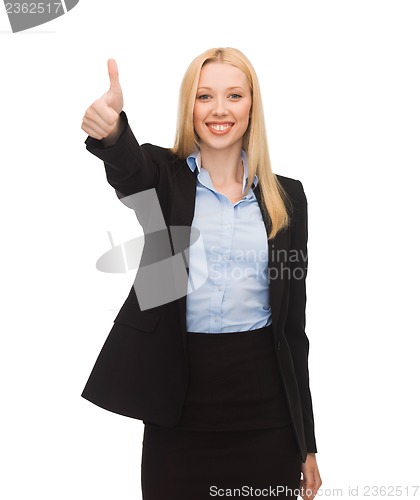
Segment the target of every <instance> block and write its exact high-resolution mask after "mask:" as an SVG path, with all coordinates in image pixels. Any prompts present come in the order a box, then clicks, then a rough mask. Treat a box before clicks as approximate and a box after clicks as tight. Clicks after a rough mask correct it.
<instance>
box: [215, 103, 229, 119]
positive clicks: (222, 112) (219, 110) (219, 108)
mask: <svg viewBox="0 0 420 500" xmlns="http://www.w3.org/2000/svg"><path fill="white" fill-rule="evenodd" d="M227 114H228V110H227V109H226V106H225V104H224V101H223V99H217V100H215V101H214V108H213V110H212V115H213V116H226V115H227Z"/></svg>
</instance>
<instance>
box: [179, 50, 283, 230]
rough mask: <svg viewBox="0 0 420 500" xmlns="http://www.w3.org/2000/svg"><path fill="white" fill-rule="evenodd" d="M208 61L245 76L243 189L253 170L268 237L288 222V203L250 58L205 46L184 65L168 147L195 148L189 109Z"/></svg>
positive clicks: (183, 155) (181, 154) (183, 151)
mask: <svg viewBox="0 0 420 500" xmlns="http://www.w3.org/2000/svg"><path fill="white" fill-rule="evenodd" d="M210 62H223V63H227V64H232V65H233V66H236V67H237V68H239V69H240V70H242V71H243V72H244V73H245V75H246V77H247V80H248V83H249V86H250V89H251V96H252V107H251V117H250V123H249V126H248V129H247V131H246V132H245V134H244V137H243V149H244V150H245V152H246V154H247V156H248V162H249V164H248V183H247V186H246V193H247V192H248V190H249V189H250V187H251V184H252V181H253V179H254V176H255V174H257V176H258V181H259V186H260V189H261V198H262V202H263V207H262V209H263V210H265V211H266V214H268V216H269V220H270V223H271V224H270V231H269V235H268V238H269V239H272V238H274V237H275V235H276V234H277V233H278V232H279V231H280V230H282V229H284V228H286V227H288V225H289V223H290V216H289V214H288V211H287V209H286V203H287V204H288V205H289V206H290V200H289V198H288V196H287V194H286V192H285V190H284V189H283V187H282V186H281V184H280V182H279V180H278V179H277V177H276V175H275V174H274V173H273V171H272V169H271V162H270V156H269V152H268V144H267V134H266V130H265V124H264V113H263V106H262V99H261V91H260V86H259V83H258V78H257V74H256V73H255V70H254V68H253V67H252V64H251V62H250V61H249V60H248V59H247V57H246V56H245V55H244V54H242V52H240V51H239V50H238V49H234V48H231V47H226V48H214V49H209V50H207V51H206V52H204V53H203V54H201V55H199V56H198V57H196V58H195V59H194V60H193V61H192V63H191V64H190V65H189V66H188V68H187V71H186V72H185V75H184V78H183V80H182V83H181V88H180V93H179V104H178V121H177V130H176V136H175V144H174V146H173V148H171V151H172V152H173V153H174V154H176V155H177V156H178V157H180V158H187V157H188V156H189V155H190V154H191V153H192V152H193V151H194V150H196V149H199V137H198V136H197V134H196V132H195V130H194V124H193V110H194V104H195V100H196V94H197V88H198V81H199V78H200V72H201V68H202V67H203V66H204V64H207V63H210Z"/></svg>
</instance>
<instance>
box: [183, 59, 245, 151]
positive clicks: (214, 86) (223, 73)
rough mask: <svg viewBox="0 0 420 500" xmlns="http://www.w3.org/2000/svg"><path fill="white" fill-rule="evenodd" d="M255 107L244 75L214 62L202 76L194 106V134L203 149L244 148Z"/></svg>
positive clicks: (224, 64) (225, 65)
mask: <svg viewBox="0 0 420 500" xmlns="http://www.w3.org/2000/svg"><path fill="white" fill-rule="evenodd" d="M251 105H252V96H251V89H250V87H249V84H248V80H247V78H246V75H245V73H244V72H243V71H241V70H240V69H239V68H237V67H236V66H232V65H231V64H227V63H219V62H210V63H207V64H205V65H204V66H203V67H202V69H201V73H200V79H199V82H198V89H197V95H196V99H195V104H194V111H193V120H194V130H195V132H196V133H197V135H198V137H199V138H200V148H201V149H203V148H205V149H208V150H211V149H214V150H218V151H220V150H226V149H231V148H237V149H238V151H240V149H241V148H242V143H243V136H244V134H245V132H246V130H247V128H248V124H249V116H250V111H251Z"/></svg>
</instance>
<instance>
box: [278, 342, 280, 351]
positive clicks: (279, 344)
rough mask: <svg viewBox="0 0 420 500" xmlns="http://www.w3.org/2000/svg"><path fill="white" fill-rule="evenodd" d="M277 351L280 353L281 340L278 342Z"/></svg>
mask: <svg viewBox="0 0 420 500" xmlns="http://www.w3.org/2000/svg"><path fill="white" fill-rule="evenodd" d="M277 350H278V351H280V340H277Z"/></svg>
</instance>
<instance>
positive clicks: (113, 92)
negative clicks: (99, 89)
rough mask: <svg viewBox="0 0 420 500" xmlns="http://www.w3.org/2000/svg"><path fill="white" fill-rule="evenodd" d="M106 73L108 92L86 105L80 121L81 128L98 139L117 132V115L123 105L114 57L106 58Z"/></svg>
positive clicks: (118, 117) (118, 118) (118, 120)
mask: <svg viewBox="0 0 420 500" xmlns="http://www.w3.org/2000/svg"><path fill="white" fill-rule="evenodd" d="M108 75H109V81H110V86H109V90H108V92H105V94H104V95H103V96H102V97H100V98H99V99H97V100H96V101H95V102H94V103H93V104H92V105H91V106H89V107H88V109H87V110H86V112H85V115H84V116H83V122H82V130H84V131H85V132H86V133H87V134H89V135H90V136H91V137H93V138H94V139H98V140H101V139H104V138H108V137H111V136H112V135H115V134H117V133H118V130H119V125H120V120H121V118H120V116H119V115H120V113H121V111H122V109H123V105H124V99H123V94H122V89H121V85H120V82H119V79H118V67H117V63H116V61H115V60H114V59H108Z"/></svg>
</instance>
